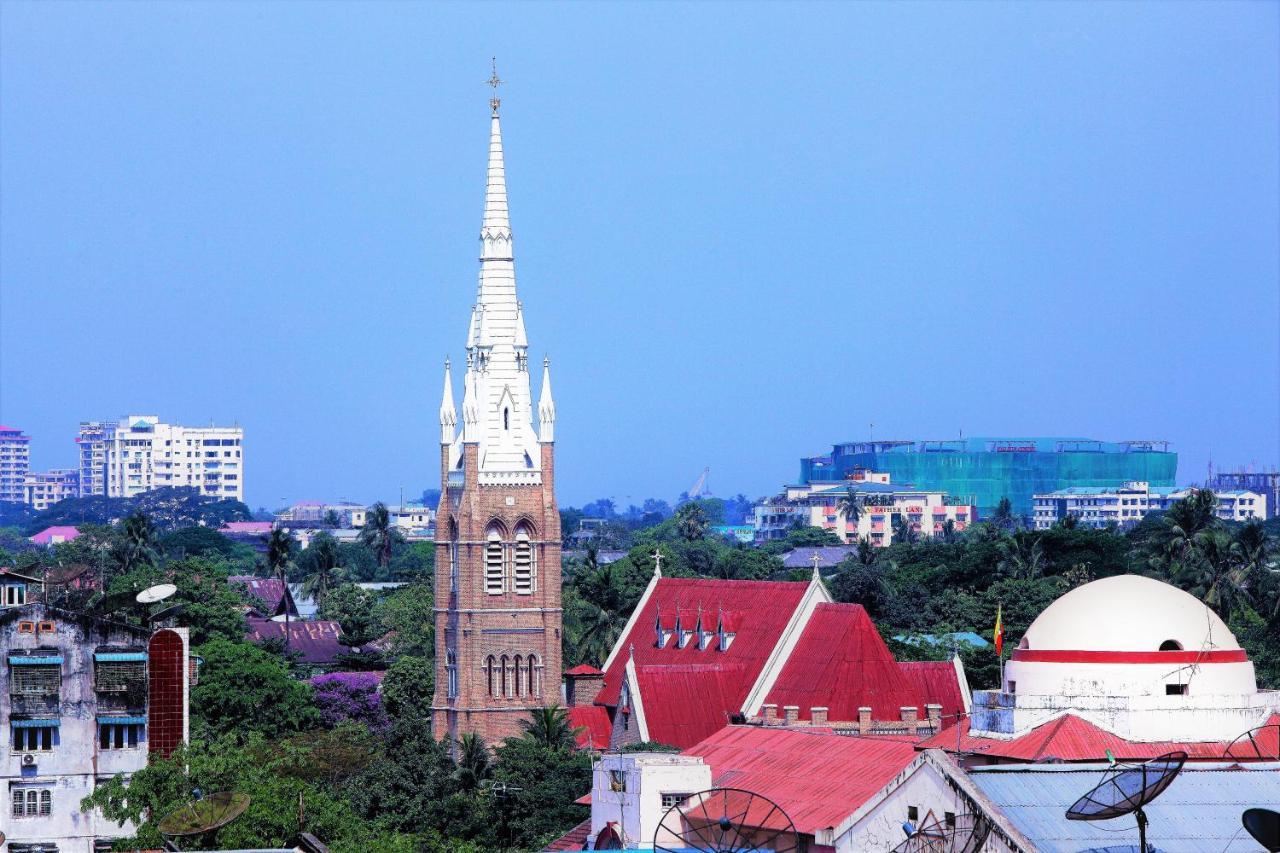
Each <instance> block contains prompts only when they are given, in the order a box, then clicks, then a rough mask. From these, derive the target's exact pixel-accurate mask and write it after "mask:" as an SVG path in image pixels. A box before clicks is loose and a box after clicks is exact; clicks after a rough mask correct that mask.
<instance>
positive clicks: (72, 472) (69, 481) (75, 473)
mask: <svg viewBox="0 0 1280 853" xmlns="http://www.w3.org/2000/svg"><path fill="white" fill-rule="evenodd" d="M79 494H80V471H79V469H77V468H54V469H53V470H51V471H29V472H27V476H26V478H24V479H23V481H22V502H23V503H25V504H26V505H27V506H29V507H31V508H32V509H34V510H35V511H36V512H40V511H41V510H46V509H48V508H49V507H51V506H53V505H54V504H56V503H57V502H58V501H61V500H65V499H67V498H74V497H77V496H79Z"/></svg>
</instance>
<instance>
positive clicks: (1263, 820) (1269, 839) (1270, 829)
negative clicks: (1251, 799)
mask: <svg viewBox="0 0 1280 853" xmlns="http://www.w3.org/2000/svg"><path fill="white" fill-rule="evenodd" d="M1240 822H1241V823H1243V824H1244V828H1245V830H1246V831H1248V833H1249V834H1250V835H1252V836H1253V840H1254V841H1256V842H1258V843H1259V844H1261V845H1262V846H1263V847H1265V848H1267V851H1268V853H1277V851H1280V814H1277V813H1276V812H1273V811H1272V810H1271V809H1245V811H1244V814H1243V815H1241V816H1240Z"/></svg>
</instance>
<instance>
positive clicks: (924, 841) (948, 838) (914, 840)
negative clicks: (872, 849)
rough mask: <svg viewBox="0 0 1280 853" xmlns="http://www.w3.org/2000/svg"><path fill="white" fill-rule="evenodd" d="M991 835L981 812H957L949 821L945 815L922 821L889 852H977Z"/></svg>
mask: <svg viewBox="0 0 1280 853" xmlns="http://www.w3.org/2000/svg"><path fill="white" fill-rule="evenodd" d="M990 834H991V821H990V820H988V819H987V818H986V817H985V816H984V815H980V814H958V815H956V816H955V819H954V821H953V822H952V823H951V824H948V823H947V821H946V818H945V816H944V817H943V819H941V820H939V819H937V818H934V819H932V820H927V821H925V822H924V823H923V824H921V826H920V828H919V829H917V830H916V831H915V832H913V833H911V835H909V836H907V840H906V841H904V842H902V843H901V844H899V845H898V846H897V847H895V848H893V850H892V851H891V853H977V851H979V850H981V849H982V845H983V844H985V843H986V841H987V836H988V835H990Z"/></svg>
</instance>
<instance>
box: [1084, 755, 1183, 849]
mask: <svg viewBox="0 0 1280 853" xmlns="http://www.w3.org/2000/svg"><path fill="white" fill-rule="evenodd" d="M1186 760H1187V754H1186V753H1185V752H1168V753H1165V754H1164V755H1162V756H1160V757H1159V758H1153V759H1151V760H1150V761H1145V762H1143V763H1142V764H1136V765H1133V764H1131V765H1117V766H1116V767H1115V769H1114V770H1110V771H1108V772H1107V775H1106V776H1104V777H1102V781H1101V782H1099V783H1098V784H1097V785H1095V786H1094V787H1093V790H1091V791H1090V792H1089V793H1087V794H1085V795H1084V796H1083V797H1081V798H1080V799H1078V800H1076V801H1075V804H1074V805H1072V806H1071V808H1069V809H1067V820H1110V819H1111V818H1116V817H1124V816H1125V815H1127V814H1132V815H1133V816H1134V817H1136V818H1137V820H1138V844H1139V847H1138V849H1139V850H1146V849H1147V815H1146V813H1145V812H1143V810H1142V807H1143V806H1145V805H1146V804H1147V803H1149V802H1151V801H1152V800H1154V799H1155V798H1156V797H1158V796H1160V794H1161V793H1163V792H1164V789H1165V788H1168V787H1169V785H1170V784H1171V783H1172V782H1173V779H1174V777H1175V776H1177V775H1178V773H1179V772H1180V771H1181V770H1182V765H1183V764H1184V763H1185V762H1186Z"/></svg>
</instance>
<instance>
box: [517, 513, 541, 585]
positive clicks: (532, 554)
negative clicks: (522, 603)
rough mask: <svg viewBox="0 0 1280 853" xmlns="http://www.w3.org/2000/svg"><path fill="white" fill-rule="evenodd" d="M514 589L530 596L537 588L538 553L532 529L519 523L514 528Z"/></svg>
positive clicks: (523, 523)
mask: <svg viewBox="0 0 1280 853" xmlns="http://www.w3.org/2000/svg"><path fill="white" fill-rule="evenodd" d="M514 563H515V589H516V592H517V593H518V594H519V595H531V594H532V593H533V592H534V590H536V589H537V588H538V551H537V548H535V547H534V544H533V528H531V527H530V526H529V525H528V524H527V523H525V522H521V523H520V526H519V527H517V528H516V547H515V559H514Z"/></svg>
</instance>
